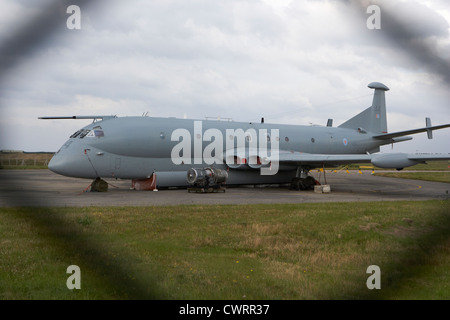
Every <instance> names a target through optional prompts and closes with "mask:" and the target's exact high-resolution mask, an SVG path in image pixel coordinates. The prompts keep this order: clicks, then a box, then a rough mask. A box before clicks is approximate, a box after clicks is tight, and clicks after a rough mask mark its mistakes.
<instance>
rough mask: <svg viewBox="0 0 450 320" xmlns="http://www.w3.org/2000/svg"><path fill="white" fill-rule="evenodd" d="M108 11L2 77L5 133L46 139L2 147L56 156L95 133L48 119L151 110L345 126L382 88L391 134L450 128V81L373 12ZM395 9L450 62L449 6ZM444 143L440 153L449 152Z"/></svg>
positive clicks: (166, 5) (294, 8)
mask: <svg viewBox="0 0 450 320" xmlns="http://www.w3.org/2000/svg"><path fill="white" fill-rule="evenodd" d="M100 3H101V4H102V5H97V6H92V7H88V8H84V7H81V10H82V11H81V12H82V29H81V30H78V31H69V30H66V29H64V26H63V29H64V30H61V31H60V32H56V33H55V34H54V35H53V37H49V38H48V39H47V40H46V41H45V42H43V43H42V44H41V46H39V47H38V48H37V49H36V50H35V51H34V53H33V54H32V55H27V56H25V57H24V58H23V59H22V60H21V61H20V63H19V64H18V65H17V66H15V68H14V70H13V71H14V72H11V73H10V76H9V77H8V78H7V79H6V80H5V79H3V81H2V83H1V84H0V86H1V90H2V92H3V94H2V96H1V97H0V106H1V112H2V119H1V120H0V121H1V125H2V129H1V130H2V132H4V131H8V132H11V131H12V130H13V128H17V127H18V126H21V127H23V130H24V131H25V132H27V130H28V128H30V129H32V130H33V135H34V136H41V137H43V138H42V139H36V140H34V141H30V140H28V139H26V136H27V135H26V134H24V135H23V136H21V135H10V136H8V139H3V138H2V139H1V140H0V149H5V148H8V149H25V150H52V151H55V150H56V149H57V148H58V147H59V146H60V145H61V144H62V143H64V140H65V139H66V137H67V136H69V135H70V134H71V133H72V131H75V130H74V129H76V127H81V126H83V125H84V123H82V122H75V121H74V122H71V123H70V124H68V123H67V122H64V124H63V125H60V124H56V122H42V121H41V122H39V121H38V120H37V116H45V115H75V114H93V113H96V114H118V115H119V116H124V115H141V114H142V113H143V112H149V114H150V115H151V116H176V117H182V116H183V115H184V114H187V116H188V117H193V118H203V117H205V116H214V117H216V116H221V117H232V118H234V120H235V121H258V120H259V119H260V118H261V117H265V118H266V119H267V120H266V122H276V123H291V124H306V125H308V124H309V123H310V122H312V123H316V124H317V123H318V124H325V123H326V120H327V119H328V118H334V120H335V122H334V123H335V125H338V124H340V123H341V122H343V121H345V120H346V119H348V118H350V117H352V116H353V115H355V114H356V113H358V112H360V111H362V110H363V109H365V108H366V107H368V106H369V105H370V102H371V99H372V98H371V96H370V94H371V93H372V92H371V90H370V89H368V88H367V84H368V83H370V82H372V81H380V82H383V83H385V84H386V85H387V86H388V87H390V88H391V91H388V92H387V95H386V97H387V101H388V111H389V112H390V113H391V115H390V118H389V121H390V123H389V129H390V130H391V131H397V130H404V129H408V128H414V127H415V125H416V122H415V121H413V119H418V120H416V121H417V123H419V122H420V126H422V122H423V118H424V117H425V116H430V117H432V119H433V123H435V124H440V123H448V122H450V114H449V112H448V110H447V108H448V100H449V97H450V93H449V92H448V90H447V87H446V85H445V82H443V80H442V76H441V75H440V74H439V72H436V69H433V68H431V69H430V68H429V65H427V63H421V62H420V61H418V60H417V56H412V55H411V54H410V53H409V52H407V51H404V50H402V48H401V47H398V46H395V45H393V44H392V42H391V39H388V38H387V37H385V34H383V32H384V31H385V30H384V29H383V27H384V26H383V25H382V30H381V31H376V30H368V29H367V28H366V21H365V19H367V17H368V15H367V14H366V12H365V10H360V9H361V8H360V7H357V6H356V7H352V6H351V2H344V1H331V0H330V1H288V0H284V1H278V0H277V1H275V0H264V1H257V0H247V1H226V2H217V1H208V0H192V1H151V2H148V1H133V2H132V3H126V4H125V3H124V2H122V1H108V2H100ZM388 3H389V5H390V6H393V7H395V6H396V8H401V9H402V10H401V11H400V12H403V11H405V12H409V15H410V16H411V17H415V18H414V19H415V20H414V21H415V22H411V21H407V23H410V25H411V28H412V29H414V30H416V29H417V30H418V31H419V32H418V34H419V36H420V39H421V40H426V41H425V42H426V43H427V44H429V45H431V46H432V47H433V50H435V52H436V53H437V54H438V55H439V56H440V57H441V58H442V59H444V60H445V59H448V52H449V50H448V48H449V43H450V38H449V35H448V19H449V16H450V15H449V12H450V10H449V9H448V7H447V6H446V5H444V3H443V2H442V1H438V0H435V1H415V2H414V3H413V5H412V6H411V7H407V4H406V3H404V2H395V3H394V4H392V2H388ZM383 5H387V4H386V3H385V2H381V3H380V6H383ZM5 7H6V8H11V10H12V11H11V12H22V11H23V12H29V11H30V13H26V15H27V17H31V16H32V15H33V14H35V13H36V11H39V8H40V7H39V6H30V5H29V4H24V3H22V2H19V3H17V2H15V1H12V0H11V1H5ZM382 8H384V7H382ZM31 11H33V12H32V13H31ZM421 13H423V14H421ZM382 14H383V11H382ZM2 17H4V18H5V19H4V20H2V19H1V18H2ZM416 17H417V19H416ZM0 21H1V22H0V26H1V27H2V28H0V29H1V30H6V29H8V28H9V30H11V26H12V27H14V26H16V22H15V21H14V20H12V19H10V18H7V15H6V14H5V13H4V11H2V13H0ZM382 21H383V20H382ZM445 23H447V29H445V28H446V25H445ZM414 30H413V31H414ZM446 30H447V33H446ZM4 37H6V33H5V32H4V31H3V32H0V43H1V40H2V39H3V38H4ZM405 117H407V118H405ZM6 119H7V120H6ZM391 121H392V122H391ZM69 129H70V132H69ZM49 131H54V132H55V134H53V135H49V134H48V132H49ZM446 137H449V136H448V134H447V136H446ZM440 140H441V142H440V144H438V146H435V148H436V151H442V152H450V149H449V146H448V144H447V143H446V141H448V139H447V140H446V139H440ZM442 141H444V142H442ZM438 147H439V148H438ZM410 149H412V152H414V151H415V150H414V147H411V148H410ZM438 149H439V150H438Z"/></svg>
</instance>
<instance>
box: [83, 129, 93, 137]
mask: <svg viewBox="0 0 450 320" xmlns="http://www.w3.org/2000/svg"><path fill="white" fill-rule="evenodd" d="M90 131H91V130H88V129H86V130H83V132H82V133H81V134H80V139H83V138H84V137H85V136H86V135H87V134H88V133H89V132H90Z"/></svg>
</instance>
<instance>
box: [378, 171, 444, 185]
mask: <svg viewBox="0 0 450 320" xmlns="http://www.w3.org/2000/svg"><path fill="white" fill-rule="evenodd" d="M375 175H376V176H382V177H392V178H402V179H415V180H425V181H434V182H445V183H450V171H441V172H402V171H399V172H380V173H375Z"/></svg>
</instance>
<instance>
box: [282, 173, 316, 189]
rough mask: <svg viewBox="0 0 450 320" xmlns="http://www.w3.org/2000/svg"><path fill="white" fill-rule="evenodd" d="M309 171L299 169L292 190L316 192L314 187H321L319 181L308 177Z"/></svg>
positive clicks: (292, 182)
mask: <svg viewBox="0 0 450 320" xmlns="http://www.w3.org/2000/svg"><path fill="white" fill-rule="evenodd" d="M308 172H309V170H306V169H302V168H297V173H296V175H295V177H294V178H293V179H292V181H291V186H290V188H289V189H291V190H314V186H316V185H320V183H319V181H317V180H316V179H314V177H312V176H310V175H308Z"/></svg>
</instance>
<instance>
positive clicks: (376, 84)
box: [368, 82, 389, 91]
mask: <svg viewBox="0 0 450 320" xmlns="http://www.w3.org/2000/svg"><path fill="white" fill-rule="evenodd" d="M368 87H369V88H370V89H380V90H383V91H388V90H389V88H388V87H387V86H386V85H384V84H383V83H381V82H371V83H369V85H368Z"/></svg>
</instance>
